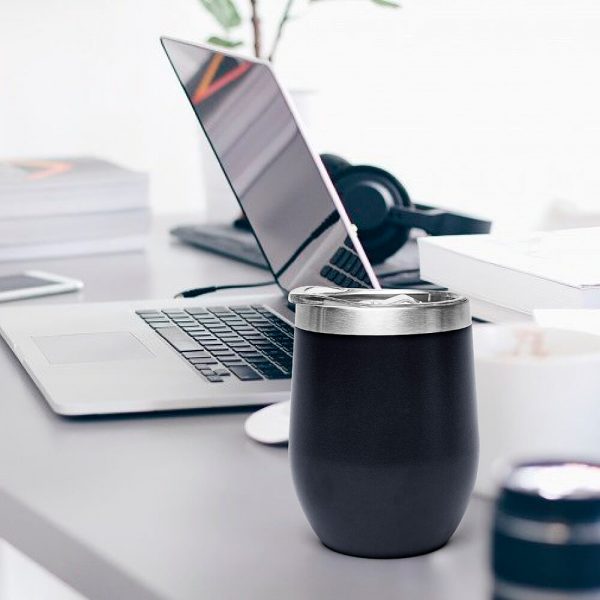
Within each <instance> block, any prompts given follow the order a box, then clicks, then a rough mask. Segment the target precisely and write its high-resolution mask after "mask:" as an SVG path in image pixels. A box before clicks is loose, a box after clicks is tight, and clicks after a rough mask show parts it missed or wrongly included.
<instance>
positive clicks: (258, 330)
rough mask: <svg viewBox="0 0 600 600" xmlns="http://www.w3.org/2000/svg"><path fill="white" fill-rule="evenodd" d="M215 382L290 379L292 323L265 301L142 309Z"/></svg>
mask: <svg viewBox="0 0 600 600" xmlns="http://www.w3.org/2000/svg"><path fill="white" fill-rule="evenodd" d="M136 314H137V315H138V316H139V317H141V318H142V319H143V320H144V322H145V323H146V324H147V325H148V326H150V327H152V329H154V331H156V333H157V334H158V335H160V336H161V337H162V338H163V339H164V340H165V341H167V342H168V343H169V344H171V346H172V347H173V348H174V349H175V350H177V352H179V354H181V355H182V356H183V357H184V358H185V359H186V360H187V361H188V362H189V363H190V364H191V365H193V366H194V368H195V369H196V370H197V371H198V372H199V373H200V374H201V375H202V376H203V377H204V378H205V379H206V380H207V381H210V382H211V383H221V382H223V381H225V380H227V379H229V378H231V376H232V375H233V376H234V377H236V378H237V379H239V380H241V381H258V380H264V379H289V378H290V377H291V373H292V347H293V342H294V337H293V336H294V329H293V327H292V326H291V325H288V324H287V323H286V322H285V321H283V320H282V319H280V318H279V317H278V316H277V315H275V314H273V313H272V312H271V311H269V310H268V309H267V308H265V307H264V306H228V307H227V306H212V307H206V308H186V309H165V310H138V311H136Z"/></svg>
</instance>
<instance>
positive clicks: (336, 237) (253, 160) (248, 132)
mask: <svg viewBox="0 0 600 600" xmlns="http://www.w3.org/2000/svg"><path fill="white" fill-rule="evenodd" d="M162 43H163V47H164V49H165V52H166V53H167V56H168V57H169V60H170V62H171V64H172V66H173V68H174V70H175V72H176V74H177V77H178V78H179V81H180V83H181V85H182V87H183V89H184V91H185V93H186V95H187V97H188V100H189V101H190V103H191V105H192V107H193V108H194V111H195V113H196V116H197V118H198V120H199V121H200V124H201V125H202V128H203V129H204V132H205V134H206V136H207V137H208V140H209V142H210V144H211V146H212V148H213V150H214V152H215V154H216V156H217V158H218V160H219V162H220V164H221V167H222V168H223V171H224V173H225V175H226V177H227V179H228V181H229V184H230V186H231V188H232V190H233V192H234V194H235V196H236V197H237V199H238V202H239V203H240V206H241V207H242V210H243V211H244V213H245V215H246V217H247V218H248V221H249V222H250V225H251V226H252V229H253V230H254V233H255V235H256V238H257V240H258V243H259V245H260V247H261V249H262V251H263V253H264V255H265V258H266V259H267V261H268V263H269V266H270V267H271V270H272V271H273V273H274V274H275V277H276V279H277V282H278V283H279V285H280V286H281V287H282V288H283V289H284V290H286V291H289V290H290V289H292V288H294V287H296V286H299V285H338V286H341V287H371V286H372V285H375V286H376V287H378V286H377V282H376V280H375V278H374V275H373V274H372V269H371V267H370V265H369V263H368V261H367V260H366V257H365V255H364V251H363V250H362V248H360V246H359V244H357V243H356V244H355V243H354V242H353V241H352V240H351V239H350V236H349V228H350V222H349V221H348V219H347V216H346V215H345V213H344V214H341V213H340V211H339V210H338V207H336V203H335V201H334V199H333V196H332V193H331V191H330V188H329V187H328V185H330V184H329V183H328V182H327V181H326V179H325V177H326V175H325V177H324V176H323V171H322V170H321V169H320V165H318V164H317V162H316V160H318V158H317V159H316V160H315V157H314V155H313V154H312V153H311V151H310V149H309V147H308V145H307V143H306V141H305V139H304V137H303V136H302V133H301V132H300V130H299V128H298V125H297V123H296V119H295V118H294V115H293V114H292V112H291V110H290V108H289V105H288V103H287V101H286V99H285V97H284V95H283V93H282V91H281V88H280V87H279V84H278V83H277V80H276V79H275V77H274V76H273V73H272V71H271V70H270V69H269V67H268V66H266V65H265V64H263V63H260V62H254V61H252V60H249V59H243V58H240V57H237V56H233V55H230V54H228V53H227V52H221V51H215V50H212V49H208V48H205V47H202V46H196V45H194V44H188V43H185V42H180V41H176V40H171V39H166V38H163V39H162ZM352 237H353V238H354V239H356V237H355V236H352Z"/></svg>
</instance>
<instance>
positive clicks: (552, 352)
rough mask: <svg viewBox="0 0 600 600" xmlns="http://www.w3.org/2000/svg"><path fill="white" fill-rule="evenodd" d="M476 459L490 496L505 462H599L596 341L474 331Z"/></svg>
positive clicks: (531, 328) (524, 329)
mask: <svg viewBox="0 0 600 600" xmlns="http://www.w3.org/2000/svg"><path fill="white" fill-rule="evenodd" d="M473 334H474V347H475V374H476V380H477V402H478V411H479V437H480V459H479V472H478V476H477V482H476V484H475V490H476V491H477V492H479V493H480V494H484V495H492V494H494V493H495V491H496V490H495V488H496V483H497V474H498V472H499V469H500V468H501V467H502V466H503V465H506V464H507V463H511V462H518V461H529V460H540V459H557V458H579V459H587V460H596V461H598V460H600V336H596V335H591V334H588V333H583V332H576V331H565V330H560V329H550V328H542V327H539V326H535V325H502V326H501V325H479V326H477V327H475V328H474V331H473Z"/></svg>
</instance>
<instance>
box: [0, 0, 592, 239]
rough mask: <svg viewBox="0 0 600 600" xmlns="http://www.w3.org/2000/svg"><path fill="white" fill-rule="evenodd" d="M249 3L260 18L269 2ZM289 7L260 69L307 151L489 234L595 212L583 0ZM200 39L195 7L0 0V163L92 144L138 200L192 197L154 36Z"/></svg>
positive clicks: (187, 152) (205, 23)
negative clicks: (141, 177)
mask: <svg viewBox="0 0 600 600" xmlns="http://www.w3.org/2000/svg"><path fill="white" fill-rule="evenodd" d="M297 1H298V2H299V3H301V2H306V0H297ZM238 2H239V3H241V4H242V5H244V4H246V3H247V2H246V0H238ZM262 4H263V6H262V10H263V16H264V18H265V25H266V26H269V25H272V23H273V20H274V19H275V17H276V15H277V14H278V11H279V10H280V9H281V8H282V7H283V4H284V0H262ZM300 12H303V13H304V15H303V16H302V17H301V18H299V19H297V20H295V21H294V22H292V23H290V25H289V28H288V31H287V33H286V39H285V40H284V43H283V45H282V47H281V52H280V55H279V57H278V58H279V60H278V65H277V66H278V69H279V71H280V73H281V74H282V76H283V77H284V79H285V80H286V81H288V82H289V85H290V86H291V87H297V86H301V87H310V88H312V89H314V90H315V91H316V94H315V95H314V98H313V105H312V107H311V115H312V121H311V124H310V125H311V127H310V129H311V133H312V137H313V138H314V140H315V142H316V145H317V148H318V149H319V150H329V151H336V152H339V153H342V154H344V155H346V156H347V157H348V158H350V159H351V160H353V161H360V162H370V163H375V164H379V165H381V166H384V167H387V168H389V169H391V170H393V171H394V172H395V173H396V174H397V175H398V177H399V178H400V179H401V180H402V181H403V182H404V183H405V185H406V186H407V187H408V189H409V191H410V192H411V193H412V195H413V197H414V198H415V199H417V200H419V201H421V202H430V203H439V204H442V205H446V206H449V207H454V208H458V209H461V210H465V211H475V212H478V213H480V214H483V215H487V216H489V217H492V218H494V219H496V221H497V222H498V223H499V224H500V226H502V227H519V228H520V227H530V226H535V225H536V224H537V223H538V222H539V219H540V217H541V215H542V214H543V212H544V210H545V208H546V206H547V205H548V203H550V202H552V201H553V200H555V199H566V200H570V201H572V202H575V203H576V204H578V205H579V206H581V207H582V208H587V209H588V210H592V209H594V208H596V207H597V209H598V210H599V211H600V108H599V107H600V79H599V77H598V71H599V59H600V3H599V2H597V0H526V1H524V0H403V8H402V9H401V10H396V11H394V10H389V9H383V8H379V7H376V6H374V5H373V4H371V3H370V2H368V0H327V1H325V0H323V1H322V2H313V4H312V5H310V6H308V5H306V4H305V5H303V6H301V10H300ZM215 32H218V28H216V27H214V26H213V24H212V22H211V21H210V18H209V17H207V16H206V15H205V13H204V12H203V11H202V10H201V8H200V7H199V4H198V2H197V0H2V2H1V3H0V82H1V92H0V157H1V158H8V157H20V156H60V155H73V154H81V153H86V154H96V155H101V156H105V157H108V158H111V159H114V160H116V161H118V162H121V163H123V164H125V165H128V166H131V167H135V168H140V169H146V170H149V171H151V173H152V181H153V186H152V194H153V196H152V201H153V205H154V207H155V209H156V210H158V211H163V212H166V211H171V212H172V211H176V210H190V209H197V208H199V207H201V206H202V205H203V202H204V200H203V197H204V194H203V173H202V168H201V152H200V148H201V142H200V141H199V139H200V135H201V134H200V131H199V127H198V125H197V124H196V122H195V120H194V117H193V114H192V111H191V110H190V109H189V108H188V107H187V105H186V102H185V99H184V97H183V94H182V93H181V92H180V90H179V88H178V86H177V83H176V81H175V78H174V76H173V75H172V73H171V72H170V70H169V67H168V65H167V63H166V59H165V57H164V56H163V55H162V51H161V49H160V46H159V43H158V39H157V38H158V36H159V35H160V34H170V35H172V36H176V37H181V38H184V39H190V40H194V39H196V40H202V39H204V38H205V37H206V36H207V35H208V34H210V33H215Z"/></svg>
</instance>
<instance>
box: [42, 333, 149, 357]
mask: <svg viewBox="0 0 600 600" xmlns="http://www.w3.org/2000/svg"><path fill="white" fill-rule="evenodd" d="M32 339H33V341H34V342H35V344H36V345H37V347H38V348H39V349H40V350H41V352H42V354H43V355H44V356H45V357H46V359H47V360H48V362H49V363H50V364H53V365H65V364H72V363H90V362H106V361H123V360H141V359H144V358H152V357H153V356H154V354H152V352H150V350H148V348H146V346H144V344H142V342H140V340H138V339H137V338H136V337H135V336H134V335H133V334H132V333H130V332H129V331H114V332H108V333H77V334H73V335H47V336H43V337H34V338H32Z"/></svg>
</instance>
